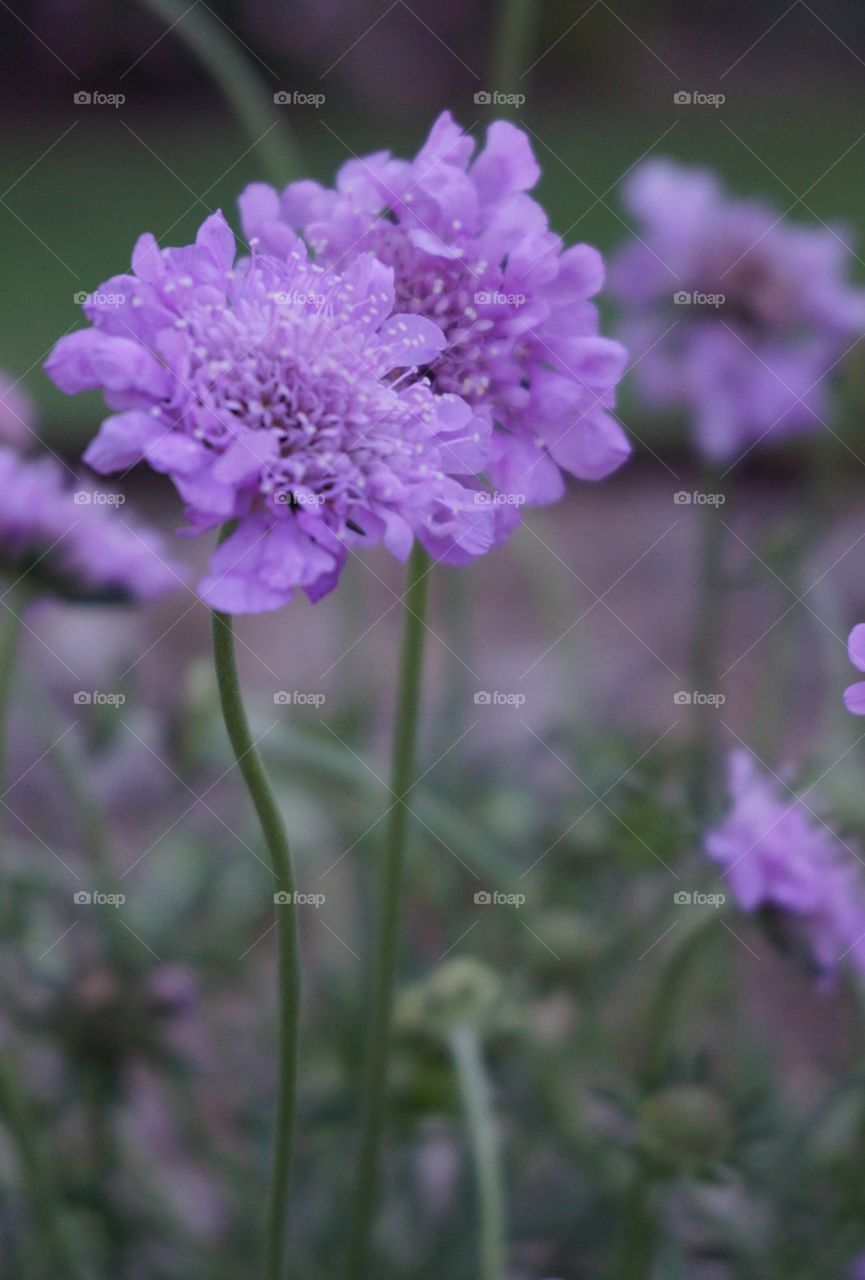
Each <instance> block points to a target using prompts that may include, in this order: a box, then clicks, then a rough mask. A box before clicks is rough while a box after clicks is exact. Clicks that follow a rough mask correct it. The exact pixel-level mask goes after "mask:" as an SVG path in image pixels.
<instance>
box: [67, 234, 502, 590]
mask: <svg viewBox="0 0 865 1280" xmlns="http://www.w3.org/2000/svg"><path fill="white" fill-rule="evenodd" d="M133 271H134V275H124V276H118V277H115V278H114V279H113V280H110V281H108V282H107V283H106V284H105V285H104V286H103V287H102V289H101V290H100V293H99V294H98V295H94V296H96V297H99V296H108V297H112V298H116V297H117V295H120V296H122V297H123V299H124V302H123V304H122V305H120V306H117V305H111V306H103V305H101V304H93V303H90V304H87V305H86V307H85V309H86V310H87V314H88V316H89V317H90V319H91V320H92V322H93V328H91V329H86V330H83V331H81V332H78V333H74V334H71V335H69V336H68V337H65V338H61V340H60V341H59V342H58V344H57V346H56V347H55V348H54V351H53V353H52V355H51V357H50V358H49V360H48V362H47V364H46V369H47V371H48V373H49V374H50V375H51V377H52V378H53V379H54V381H55V382H56V383H57V384H58V386H60V387H61V388H62V389H63V390H64V391H69V392H75V391H84V390H88V389H90V388H94V387H101V388H102V389H103V390H104V392H105V397H106V400H107V402H108V405H109V407H110V408H111V409H113V410H115V413H114V414H113V416H111V417H109V418H108V419H107V420H106V421H105V422H104V423H103V425H102V429H101V430H100V432H99V435H98V436H97V437H96V439H95V440H94V441H93V442H92V443H91V445H90V446H89V448H88V449H87V452H86V454H85V460H86V461H87V462H88V463H89V464H90V465H91V466H92V467H93V468H94V469H95V470H97V471H99V472H102V473H108V472H113V471H119V470H122V469H125V468H127V467H131V466H133V465H134V464H135V463H137V462H139V461H140V460H142V459H146V461H147V462H149V463H150V465H151V466H152V467H153V468H155V469H156V470H157V471H162V472H165V473H167V474H168V475H169V476H170V477H171V479H172V481H173V482H174V485H175V486H176V488H177V490H178V492H179V494H180V496H181V497H182V498H183V500H184V502H185V503H186V508H187V516H188V519H189V524H190V529H191V532H193V533H196V532H201V531H203V530H207V529H211V528H213V527H214V526H216V525H218V524H221V523H222V522H223V521H236V522H237V525H236V528H235V530H234V532H233V533H232V534H231V536H230V537H229V538H228V539H227V540H226V541H225V542H223V543H222V545H221V546H220V547H219V548H218V549H217V550H216V551H215V552H214V554H213V556H212V559H211V563H210V572H209V574H208V575H207V576H206V577H205V579H204V580H203V582H202V583H201V585H200V590H201V594H202V597H203V598H204V599H205V601H206V602H207V603H208V604H209V605H211V606H212V607H213V608H217V609H222V610H225V611H227V612H232V613H256V612H261V611H264V610H269V609H276V608H279V607H280V606H281V605H282V604H284V603H285V602H286V601H287V600H289V599H290V598H291V595H292V593H293V591H294V589H295V588H297V587H301V588H303V589H304V590H305V591H306V592H307V594H308V595H309V596H310V598H311V599H318V598H319V597H320V596H322V595H324V594H325V593H326V592H328V591H330V590H332V588H333V587H334V586H335V585H336V582H337V580H338V577H339V574H340V571H341V569H342V566H343V564H344V562H345V560H346V558H347V556H348V552H349V550H350V549H351V548H352V547H354V546H361V545H369V544H372V543H375V542H379V541H381V542H383V543H384V545H385V546H386V547H387V549H388V550H389V551H391V552H392V553H393V554H394V555H396V556H398V557H399V558H400V559H404V558H405V557H406V556H407V555H408V552H409V550H410V548H411V544H412V541H413V539H414V538H417V539H418V540H419V541H420V542H421V543H422V544H423V546H424V547H425V548H426V549H427V551H429V552H430V554H431V555H433V556H434V557H436V558H438V559H441V560H444V561H447V562H448V563H451V564H458V563H463V562H465V561H467V560H469V559H471V558H472V557H473V556H475V555H479V554H481V553H482V552H484V551H486V550H487V549H488V548H489V547H490V546H491V545H492V541H493V532H494V518H493V515H492V513H491V511H490V509H489V507H488V506H484V505H483V503H482V502H479V501H478V500H477V497H478V495H477V487H476V486H475V485H474V484H473V483H472V482H471V480H470V478H471V477H472V476H474V475H475V474H476V473H477V472H479V471H481V470H482V469H483V467H484V465H485V462H486V457H487V452H488V449H489V430H488V428H487V427H486V425H485V423H484V422H483V420H482V419H480V418H478V417H477V415H475V414H474V413H473V411H472V409H471V408H470V407H469V405H468V404H466V402H465V401H464V400H462V399H460V398H459V397H457V396H455V395H450V394H448V395H437V394H435V393H434V392H433V390H432V389H431V387H430V385H429V382H428V380H426V379H424V378H420V377H418V376H417V375H416V372H415V371H416V369H417V367H418V366H423V365H426V364H428V363H430V362H431V361H433V360H434V359H435V358H436V356H437V355H438V353H439V352H440V351H441V349H442V347H443V345H444V339H443V337H442V334H441V331H440V330H439V329H438V328H437V326H436V325H434V324H432V323H431V322H430V321H429V320H426V319H424V318H423V317H421V316H413V315H401V314H399V313H396V314H395V313H394V288H393V272H392V270H391V269H390V268H389V267H386V266H383V265H382V264H381V263H379V262H377V261H376V260H375V258H373V257H372V256H371V255H369V254H362V255H360V256H357V257H355V258H354V259H353V260H352V262H351V264H350V265H348V266H347V268H346V270H345V271H344V272H343V273H342V274H338V273H337V272H336V271H333V270H330V269H325V268H323V267H320V266H317V265H315V264H312V263H310V262H309V260H308V255H307V250H306V248H305V246H304V245H303V243H302V241H301V240H299V239H298V238H297V237H294V236H292V235H291V234H290V233H289V232H288V231H286V232H285V234H284V237H283V240H282V243H281V253H280V255H279V256H274V255H271V254H266V255H265V254H258V253H254V254H253V256H252V257H250V258H243V259H240V260H239V261H238V262H236V263H235V242H234V236H233V235H232V232H231V230H230V229H229V227H228V225H227V223H226V222H225V220H224V218H223V217H222V214H221V213H217V214H214V215H213V216H211V217H209V218H208V219H207V220H206V221H205V222H204V224H203V225H202V227H201V229H200V230H199V232H198V235H197V237H196V240H195V244H193V245H189V246H187V247H185V248H182V249H160V248H159V247H158V246H157V244H156V241H155V240H154V239H153V237H152V236H149V235H146V236H143V237H142V238H141V239H140V240H139V241H138V244H137V245H136V248H135V252H134V255H133ZM460 477H463V478H464V479H461V478H460ZM483 496H485V495H483Z"/></svg>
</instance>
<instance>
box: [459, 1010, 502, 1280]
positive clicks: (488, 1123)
mask: <svg viewBox="0 0 865 1280" xmlns="http://www.w3.org/2000/svg"><path fill="white" fill-rule="evenodd" d="M450 1051H451V1057H452V1059H453V1063H454V1067H455V1069H456V1075H457V1083H458V1085H459V1090H460V1094H461V1096H462V1103H463V1110H464V1112H465V1118H466V1127H467V1129H468V1135H469V1142H470V1144H471V1151H472V1161H473V1163H474V1169H475V1185H476V1187H477V1197H478V1212H479V1218H480V1237H479V1243H478V1271H477V1274H478V1280H501V1277H502V1276H503V1274H504V1266H505V1203H504V1202H505V1196H504V1180H503V1177H502V1170H501V1162H500V1158H499V1143H498V1137H497V1134H496V1120H495V1115H494V1114H493V1107H492V1101H491V1099H490V1089H489V1083H488V1080H487V1073H486V1069H485V1067H484V1061H483V1053H482V1049H481V1043H480V1039H479V1037H478V1034H477V1032H476V1031H475V1030H474V1029H473V1028H472V1027H468V1026H461V1027H457V1028H456V1030H455V1031H454V1032H453V1033H452V1034H451V1036H450Z"/></svg>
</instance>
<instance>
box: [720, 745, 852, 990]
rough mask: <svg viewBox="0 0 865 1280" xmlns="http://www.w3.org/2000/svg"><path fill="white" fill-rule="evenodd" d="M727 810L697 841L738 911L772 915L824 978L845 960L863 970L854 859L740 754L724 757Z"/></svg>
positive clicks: (804, 809)
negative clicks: (727, 767) (727, 771)
mask: <svg viewBox="0 0 865 1280" xmlns="http://www.w3.org/2000/svg"><path fill="white" fill-rule="evenodd" d="M729 790H730V798H731V801H732V807H731V809H730V812H729V813H728V815H727V817H726V818H725V819H724V821H723V822H722V823H721V824H720V826H718V827H717V828H716V829H715V830H714V831H711V832H709V833H708V834H707V835H706V837H705V842H704V843H705V849H706V853H707V854H708V855H709V857H710V858H712V859H714V861H715V862H717V863H718V864H719V865H720V866H721V867H723V869H724V870H723V874H724V876H725V878H726V879H727V880H728V882H729V884H730V887H731V889H732V891H733V894H734V896H735V898H736V901H737V902H738V904H739V906H740V907H741V908H742V910H743V911H769V912H771V913H772V914H773V915H776V916H780V918H781V919H782V921H783V922H784V923H785V924H786V925H788V926H789V928H790V931H791V932H792V933H793V935H794V936H795V937H797V938H798V939H800V940H801V941H802V942H804V943H805V945H806V946H807V948H808V951H809V953H810V955H811V958H812V960H813V962H814V963H815V965H816V966H817V968H818V969H819V970H820V971H821V972H823V973H831V972H832V971H833V970H835V969H836V968H837V966H838V964H839V963H840V961H841V960H842V959H843V958H844V957H845V956H846V955H848V953H849V954H850V956H851V958H852V960H853V962H854V963H856V965H857V966H858V967H860V968H862V969H865V946H861V947H860V946H859V944H860V942H863V941H865V881H863V877H862V866H861V865H860V864H861V861H862V860H861V859H860V858H859V855H858V853H855V852H854V850H852V849H851V848H849V847H848V846H847V845H846V844H845V843H844V842H843V841H842V840H841V838H840V836H837V835H836V834H835V833H834V832H833V831H831V830H830V829H829V828H828V827H827V826H825V825H824V824H823V823H822V822H821V821H820V819H819V818H818V817H817V815H816V814H815V813H814V812H813V811H812V810H811V809H810V808H809V807H808V806H807V805H806V804H805V803H804V801H802V800H800V799H799V798H797V797H795V796H792V795H789V794H787V795H785V794H782V788H781V787H780V786H779V785H778V784H777V783H776V781H775V780H774V779H773V778H772V777H771V775H769V774H767V773H764V772H763V771H761V770H760V769H758V767H757V765H756V763H755V761H754V759H753V757H752V756H750V755H749V754H748V753H747V752H745V751H735V752H733V754H732V755H731V757H730V776H729Z"/></svg>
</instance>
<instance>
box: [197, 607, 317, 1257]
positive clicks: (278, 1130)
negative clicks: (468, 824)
mask: <svg viewBox="0 0 865 1280" xmlns="http://www.w3.org/2000/svg"><path fill="white" fill-rule="evenodd" d="M212 623H213V627H212V629H213V658H214V663H215V665H216V681H217V684H218V686H219V701H220V705H221V707H222V716H223V719H224V721H225V728H226V731H227V733H228V738H229V741H230V742H231V746H232V749H233V751H234V754H235V757H236V759H237V765H238V768H239V769H240V772H241V774H242V775H243V780H244V782H245V783H246V787H247V790H248V791H249V795H250V798H251V800H252V803H253V805H254V807H255V812H256V814H257V815H258V820H259V822H260V824H261V830H262V832H263V834H264V839H265V843H266V845H267V851H268V854H269V855H270V865H271V868H272V870H273V876H274V888H275V890H276V894H278V895H279V896H278V898H275V901H278V902H280V904H281V905H279V906H278V908H277V917H276V936H277V948H278V954H279V1065H278V1079H277V1095H276V1120H275V1128H274V1143H273V1164H272V1169H271V1178H270V1192H269V1197H268V1205H267V1216H266V1224H265V1242H264V1268H263V1275H264V1276H265V1277H266V1278H267V1280H281V1277H282V1275H283V1273H284V1270H285V1251H286V1242H287V1235H288V1216H289V1215H288V1205H289V1195H290V1184H291V1164H292V1150H293V1146H294V1131H295V1108H296V1093H297V1041H298V1022H299V1015H300V956H299V948H298V937H297V917H296V911H297V907H296V904H295V889H294V870H293V866H292V860H291V851H290V849H289V844H288V837H287V835H286V832H285V826H284V824H283V821H282V816H281V815H280V812H279V807H278V805H277V803H276V798H275V796H274V794H273V790H272V788H271V785H270V782H269V781H268V778H267V774H266V773H265V771H264V766H263V764H262V762H261V758H260V757H259V755H258V752H257V751H256V748H255V743H254V741H253V738H252V734H251V732H250V728H249V721H248V720H247V717H246V711H245V709H244V705H243V699H242V696H241V692H240V680H239V678H238V674H237V663H236V660H235V654H234V631H233V626H232V619H231V618H230V617H229V616H228V615H227V614H224V613H216V612H214V613H213V616H212ZM282 904H284V905H282Z"/></svg>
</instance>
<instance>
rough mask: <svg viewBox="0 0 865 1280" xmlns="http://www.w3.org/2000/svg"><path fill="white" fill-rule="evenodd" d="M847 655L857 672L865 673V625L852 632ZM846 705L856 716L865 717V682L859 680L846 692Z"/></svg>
mask: <svg viewBox="0 0 865 1280" xmlns="http://www.w3.org/2000/svg"><path fill="white" fill-rule="evenodd" d="M847 653H848V656H849V658H850V661H851V662H852V663H853V666H854V667H855V668H856V670H857V671H865V623H863V622H860V623H859V624H858V625H857V626H855V627H854V628H853V630H852V631H851V632H850V637H849V639H848V641H847ZM844 705H845V707H846V708H847V710H848V711H851V712H852V713H853V715H854V716H865V680H857V681H856V683H855V684H850V685H848V686H847V688H846V689H845V690H844Z"/></svg>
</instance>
